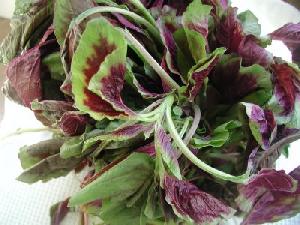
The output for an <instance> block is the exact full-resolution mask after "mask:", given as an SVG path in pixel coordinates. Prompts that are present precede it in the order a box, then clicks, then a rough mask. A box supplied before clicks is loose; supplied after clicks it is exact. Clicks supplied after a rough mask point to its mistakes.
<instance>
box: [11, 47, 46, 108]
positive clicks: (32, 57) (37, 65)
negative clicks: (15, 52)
mask: <svg viewBox="0 0 300 225" xmlns="http://www.w3.org/2000/svg"><path fill="white" fill-rule="evenodd" d="M40 72H41V54H40V50H39V47H35V48H33V49H30V50H28V51H27V52H25V53H24V54H22V55H21V56H19V57H17V58H15V59H13V60H12V61H11V62H10V63H9V65H8V68H7V70H6V76H7V78H8V79H9V82H10V84H11V86H12V87H13V88H14V89H15V90H16V92H17V95H18V97H19V98H20V99H22V103H23V105H24V106H26V107H30V103H31V102H32V101H33V100H41V99H42V85H41V77H40Z"/></svg>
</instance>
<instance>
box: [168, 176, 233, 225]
mask: <svg viewBox="0 0 300 225" xmlns="http://www.w3.org/2000/svg"><path fill="white" fill-rule="evenodd" d="M164 189H165V193H166V196H165V198H166V201H167V202H168V203H169V204H170V205H171V206H172V208H173V210H174V211H175V213H176V214H177V215H178V216H180V217H182V218H185V219H187V220H191V219H192V220H193V221H194V222H195V223H197V224H200V225H201V224H209V223H213V224H214V223H216V224H218V222H220V220H222V219H224V218H228V217H230V216H232V215H233V213H234V210H233V209H231V208H230V207H228V206H227V205H225V204H224V203H222V202H221V201H219V200H218V199H216V198H215V197H213V196H211V195H210V194H208V193H205V192H202V191H201V190H199V189H198V187H197V186H195V185H193V184H191V183H189V182H187V181H183V180H177V179H176V178H174V177H170V176H165V180H164Z"/></svg>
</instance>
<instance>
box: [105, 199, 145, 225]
mask: <svg viewBox="0 0 300 225" xmlns="http://www.w3.org/2000/svg"><path fill="white" fill-rule="evenodd" d="M142 205H143V202H142V199H141V200H140V201H139V202H138V203H137V204H135V205H134V206H133V207H127V206H126V201H123V202H114V201H111V200H104V201H103V203H102V207H101V211H100V217H101V219H102V220H103V221H104V222H105V224H110V225H120V224H122V225H138V224H140V215H141V210H142Z"/></svg>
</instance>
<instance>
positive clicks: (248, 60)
mask: <svg viewBox="0 0 300 225" xmlns="http://www.w3.org/2000/svg"><path fill="white" fill-rule="evenodd" d="M237 53H238V54H239V55H240V56H241V57H242V58H243V64H244V65H252V64H255V63H257V64H259V65H262V66H265V67H267V66H268V65H270V63H271V62H272V61H273V57H272V54H270V53H269V52H268V51H266V50H265V49H264V48H263V47H261V46H259V45H258V44H257V42H256V39H255V37H254V36H252V35H248V36H246V37H244V39H243V40H242V41H241V43H240V45H239V48H238V51H237Z"/></svg>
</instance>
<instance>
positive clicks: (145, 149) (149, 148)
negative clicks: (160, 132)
mask: <svg viewBox="0 0 300 225" xmlns="http://www.w3.org/2000/svg"><path fill="white" fill-rule="evenodd" d="M135 151H136V152H141V153H146V154H148V155H150V156H155V155H156V153H155V146H154V143H153V142H152V143H150V144H147V145H144V146H142V147H139V148H138V149H136V150H135Z"/></svg>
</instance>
